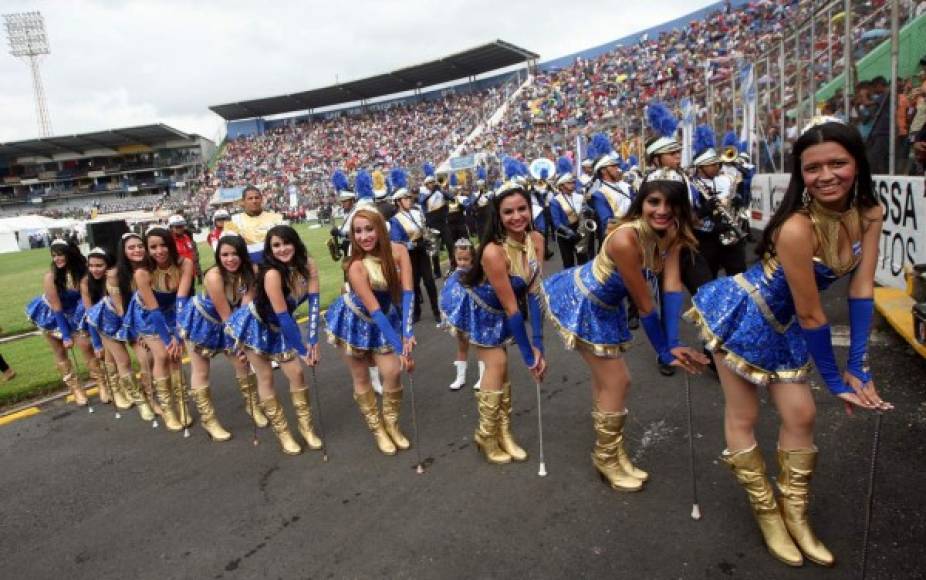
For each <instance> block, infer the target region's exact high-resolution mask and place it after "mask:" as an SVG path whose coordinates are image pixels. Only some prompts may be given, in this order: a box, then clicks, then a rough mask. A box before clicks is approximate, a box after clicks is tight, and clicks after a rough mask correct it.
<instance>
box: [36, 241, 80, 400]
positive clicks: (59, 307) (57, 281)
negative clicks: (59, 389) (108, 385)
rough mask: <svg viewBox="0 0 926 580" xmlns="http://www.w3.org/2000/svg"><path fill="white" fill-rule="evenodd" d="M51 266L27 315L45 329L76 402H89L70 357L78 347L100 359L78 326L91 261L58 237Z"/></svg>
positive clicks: (58, 365)
mask: <svg viewBox="0 0 926 580" xmlns="http://www.w3.org/2000/svg"><path fill="white" fill-rule="evenodd" d="M49 251H50V252H51V268H50V269H49V271H48V272H46V273H45V276H44V278H43V281H42V287H43V293H42V295H41V296H38V297H36V298H34V299H32V301H30V302H29V304H28V305H27V306H26V316H27V317H29V320H31V321H32V324H34V325H36V326H37V327H38V328H39V329H40V330H41V331H42V335H43V336H44V337H45V340H46V341H47V342H48V346H49V347H51V353H52V355H54V357H55V365H56V366H57V367H58V372H59V373H61V378H62V380H63V381H64V384H66V385H67V386H68V390H70V391H71V395H73V396H74V402H75V403H77V404H78V405H79V406H84V405H87V404H88V400H87V395H86V394H85V393H84V389H83V385H82V384H81V380H80V376H78V374H77V369H76V368H74V365H73V364H72V363H71V361H70V359H68V349H69V348H73V347H74V346H77V347H78V348H79V349H80V350H81V352H82V353H83V354H84V357H85V359H86V360H87V361H88V366H89V361H90V360H93V361H96V359H95V357H94V354H93V349H92V347H91V345H90V342H89V340H88V339H87V336H86V335H84V334H81V333H79V330H78V326H79V325H80V322H81V319H83V317H84V314H85V310H84V305H83V303H82V302H81V299H80V284H81V282H82V281H83V279H84V276H86V275H87V260H86V258H84V256H83V254H81V253H80V249H78V247H77V246H76V245H74V244H71V243H68V242H66V241H64V240H61V239H56V240H54V241H52V242H51V244H50V245H49Z"/></svg>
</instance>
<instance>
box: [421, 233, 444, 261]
mask: <svg viewBox="0 0 926 580" xmlns="http://www.w3.org/2000/svg"><path fill="white" fill-rule="evenodd" d="M421 243H422V244H424V251H425V252H427V254H428V257H429V258H433V257H434V256H436V255H437V253H438V252H439V251H440V230H435V229H433V228H429V227H427V226H425V227H423V228H421Z"/></svg>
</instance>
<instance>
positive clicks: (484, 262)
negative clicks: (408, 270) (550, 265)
mask: <svg viewBox="0 0 926 580" xmlns="http://www.w3.org/2000/svg"><path fill="white" fill-rule="evenodd" d="M531 221H532V216H531V200H530V198H529V197H528V194H527V192H526V191H525V189H524V186H523V185H520V184H518V183H516V182H513V181H508V182H506V183H504V184H503V185H502V186H501V187H500V188H499V190H498V191H497V192H496V193H495V196H494V197H493V198H492V217H491V222H490V223H489V224H488V225H487V227H486V228H485V230H484V232H483V236H482V239H481V240H480V244H479V249H478V251H477V253H476V259H475V260H474V261H473V267H472V268H471V269H470V270H469V271H468V272H465V273H463V274H461V275H460V277H459V278H456V279H450V280H448V281H447V284H446V286H445V287H444V290H443V292H442V301H441V311H442V314H443V315H444V319H445V320H446V321H447V329H448V331H449V332H450V333H451V334H453V335H454V336H463V337H464V338H466V339H467V341H468V342H469V343H470V344H473V345H476V347H477V352H478V353H479V360H481V361H482V362H483V363H484V364H485V374H484V375H483V377H482V381H481V385H480V387H481V388H480V391H479V393H478V394H477V395H476V399H477V401H478V409H479V426H478V428H477V429H476V432H475V435H474V437H473V438H474V441H475V442H476V445H477V446H478V447H479V448H480V449H481V450H482V452H483V453H484V454H485V457H486V460H487V461H488V462H489V463H495V464H498V463H509V462H511V461H512V460H515V461H525V460H526V459H527V452H526V451H524V449H522V448H521V447H520V446H519V445H518V444H517V442H516V441H515V439H514V436H513V435H512V433H511V383H510V382H509V381H508V355H507V352H506V347H507V345H508V343H510V342H512V340H513V341H514V342H516V343H517V345H518V349H519V350H520V352H521V357H522V358H523V359H524V363H525V364H526V365H527V367H528V368H529V369H530V372H531V375H532V376H533V377H534V379H535V380H537V381H540V380H542V379H543V376H544V372H545V371H546V361H545V359H544V356H543V314H542V312H543V310H542V307H541V303H540V301H541V298H540V293H541V281H540V275H541V272H540V265H541V263H542V262H543V236H541V235H540V233H539V232H536V231H532V229H531ZM519 299H525V300H526V302H527V305H528V313H529V319H530V325H531V332H532V338H530V339H529V338H528V335H527V330H526V329H525V326H524V316H523V315H522V313H521V311H520V310H519V307H518V302H519Z"/></svg>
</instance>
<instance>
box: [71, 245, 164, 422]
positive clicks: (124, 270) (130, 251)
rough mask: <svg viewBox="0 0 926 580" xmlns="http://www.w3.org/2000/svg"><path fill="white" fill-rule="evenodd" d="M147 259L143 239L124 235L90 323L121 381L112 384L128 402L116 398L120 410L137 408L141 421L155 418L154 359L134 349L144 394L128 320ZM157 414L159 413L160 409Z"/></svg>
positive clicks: (134, 340)
mask: <svg viewBox="0 0 926 580" xmlns="http://www.w3.org/2000/svg"><path fill="white" fill-rule="evenodd" d="M146 259H147V252H146V251H145V242H144V240H143V239H142V237H141V236H139V235H138V234H136V233H133V232H128V233H125V234H123V235H122V238H121V239H120V240H119V248H118V251H117V253H116V266H115V267H114V268H111V269H110V270H109V271H107V272H106V296H105V297H104V298H103V299H102V300H100V301H99V302H97V303H96V304H95V305H94V307H93V308H91V309H90V311H89V312H88V313H87V321H88V324H90V325H91V326H93V327H94V328H95V329H96V331H97V333H98V334H99V335H100V339H101V340H102V341H103V347H104V348H105V349H106V351H107V352H109V353H110V354H111V355H112V357H113V360H114V361H115V363H116V372H117V373H118V374H119V379H118V381H114V382H113V384H116V383H117V382H118V384H119V386H120V387H121V390H122V392H123V393H124V394H125V396H126V399H127V402H126V404H125V405H124V406H120V401H119V399H118V398H117V399H116V406H117V408H119V409H123V410H125V409H128V408H130V407H131V406H133V405H134V406H135V408H136V409H138V415H139V416H140V417H141V419H142V421H151V420H152V419H154V417H155V412H154V410H153V407H152V406H153V397H152V393H151V390H152V388H151V357H150V356H149V355H148V351H147V350H145V348H144V346H142V345H138V348H135V349H134V350H135V353H136V357H137V358H138V365H139V367H140V372H139V374H140V375H141V382H142V385H144V388H145V392H142V387H141V386H140V385H139V382H138V381H137V380H136V378H135V371H134V370H133V369H132V359H131V357H130V356H129V349H128V347H129V346H132V347H133V348H134V347H135V346H136V345H135V344H133V342H137V337H135V336H130V335H131V332H130V328H129V326H128V325H127V324H126V320H125V313H126V311H127V310H128V307H129V301H130V299H131V298H132V295H133V292H134V291H135V281H134V273H135V268H140V267H143V265H144V263H145V261H146ZM149 399H151V400H149ZM158 411H159V412H158V414H160V409H158Z"/></svg>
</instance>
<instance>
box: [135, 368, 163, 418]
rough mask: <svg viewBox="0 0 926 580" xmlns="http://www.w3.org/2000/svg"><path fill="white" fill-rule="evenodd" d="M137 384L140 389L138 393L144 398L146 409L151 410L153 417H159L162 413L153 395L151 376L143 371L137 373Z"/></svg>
mask: <svg viewBox="0 0 926 580" xmlns="http://www.w3.org/2000/svg"><path fill="white" fill-rule="evenodd" d="M138 384H139V388H140V389H141V390H140V391H139V392H140V393H141V394H142V396H144V397H145V401H146V402H147V403H148V408H149V409H151V412H152V413H154V414H155V415H157V416H161V414H162V412H163V411H161V404H160V403H158V400H157V396H156V395H155V392H154V382H153V381H152V378H151V375H150V374H148V373H147V372H145V371H139V373H138Z"/></svg>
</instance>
